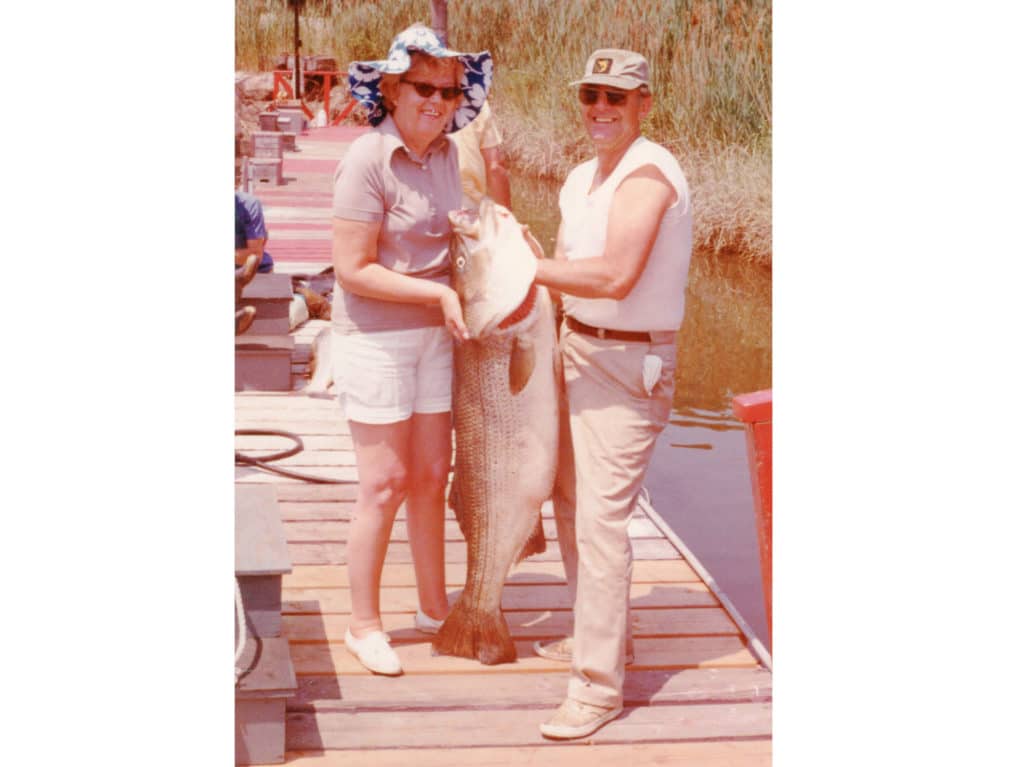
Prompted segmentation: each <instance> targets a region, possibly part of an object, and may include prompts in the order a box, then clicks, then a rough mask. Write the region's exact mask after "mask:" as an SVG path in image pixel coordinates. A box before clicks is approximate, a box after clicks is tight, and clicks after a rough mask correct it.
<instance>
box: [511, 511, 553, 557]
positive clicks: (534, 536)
mask: <svg viewBox="0 0 1024 767" xmlns="http://www.w3.org/2000/svg"><path fill="white" fill-rule="evenodd" d="M547 547H548V544H547V542H546V541H545V540H544V524H543V522H542V519H541V516H540V513H539V512H538V513H537V524H536V525H534V527H533V532H532V533H530V537H529V538H527V539H526V543H524V544H523V549H522V551H520V552H519V556H517V557H516V559H515V561H516V562H517V563H518V562H522V561H523V560H524V559H526V558H527V557H529V556H531V555H533V554H543V553H544V552H545V550H546V549H547Z"/></svg>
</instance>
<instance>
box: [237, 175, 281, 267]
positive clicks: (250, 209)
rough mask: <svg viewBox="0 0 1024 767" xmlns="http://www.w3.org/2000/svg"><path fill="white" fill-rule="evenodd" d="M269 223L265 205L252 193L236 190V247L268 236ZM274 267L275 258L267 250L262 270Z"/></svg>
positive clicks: (261, 265) (242, 246)
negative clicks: (265, 214) (264, 210)
mask: <svg viewBox="0 0 1024 767" xmlns="http://www.w3.org/2000/svg"><path fill="white" fill-rule="evenodd" d="M266 236H267V225H266V223H265V222H264V221H263V206H262V205H261V204H260V201H259V200H258V199H256V198H255V197H253V196H252V195H251V194H246V193H245V192H239V191H238V190H235V249H238V248H244V247H245V244H246V242H247V241H248V240H257V239H261V238H266ZM273 268H274V259H272V258H271V257H270V254H269V253H267V252H266V251H264V252H263V258H262V259H261V260H260V268H259V271H261V272H269V271H272V270H273Z"/></svg>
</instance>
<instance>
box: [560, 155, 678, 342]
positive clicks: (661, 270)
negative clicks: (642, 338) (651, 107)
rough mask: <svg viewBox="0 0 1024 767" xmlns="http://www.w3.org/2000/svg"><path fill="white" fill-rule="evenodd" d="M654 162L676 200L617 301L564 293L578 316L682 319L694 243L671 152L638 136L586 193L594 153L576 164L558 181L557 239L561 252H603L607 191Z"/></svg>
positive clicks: (599, 322)
mask: <svg viewBox="0 0 1024 767" xmlns="http://www.w3.org/2000/svg"><path fill="white" fill-rule="evenodd" d="M645 165H653V166H654V167H656V168H657V169H658V170H659V171H661V173H662V174H663V175H664V176H665V178H666V179H668V182H669V184H671V185H672V187H673V188H674V189H675V190H676V201H675V203H674V204H672V205H671V206H670V207H669V208H668V210H666V211H665V215H664V217H662V220H661V226H660V227H659V228H658V236H657V238H656V239H655V241H654V246H653V247H652V248H651V253H650V256H649V257H648V259H647V264H646V266H645V267H644V271H643V273H642V274H641V275H640V279H639V280H637V282H636V284H635V285H634V286H633V289H632V290H631V291H630V292H629V295H627V296H626V297H625V298H623V299H622V300H621V301H616V300H614V299H611V298H579V297H577V296H570V295H565V296H564V297H563V304H564V306H565V311H566V313H567V314H569V315H570V316H572V317H575V318H576V319H578V320H579V321H580V322H585V323H586V324H588V325H594V326H596V327H602V328H609V329H614V330H671V331H676V330H678V329H679V326H680V325H682V323H683V312H684V310H685V308H686V277H687V272H688V271H689V268H690V251H691V249H692V245H693V210H692V208H691V205H690V191H689V187H688V186H687V184H686V176H684V175H683V169H682V168H681V167H680V166H679V162H678V161H677V160H676V158H675V157H673V156H672V153H671V152H669V151H668V150H667V149H665V148H664V147H663V146H661V145H660V144H655V143H654V142H653V141H649V140H647V139H646V138H644V137H643V136H641V137H639V138H638V139H637V140H636V141H634V142H633V144H632V145H631V146H630V147H629V149H627V150H626V154H624V155H623V156H622V159H621V160H619V164H618V165H617V166H616V167H615V170H614V171H612V174H611V175H610V176H609V177H608V178H606V179H605V180H604V183H602V184H601V186H599V187H598V188H597V189H596V190H594V192H593V193H592V194H591V193H590V191H589V190H590V187H591V185H592V184H593V180H594V174H595V173H596V172H597V158H594V159H592V160H588V161H587V162H585V163H583V164H581V165H577V166H576V167H575V168H574V169H573V170H572V172H570V173H569V177H568V178H567V179H566V180H565V184H564V185H563V186H562V191H561V192H560V193H559V197H558V206H559V208H560V209H561V213H562V226H563V229H562V243H563V249H564V252H565V255H566V257H567V258H568V259H569V260H570V261H571V260H574V259H577V258H591V257H594V256H601V255H603V254H604V248H605V240H606V238H607V234H608V214H609V212H610V210H611V204H612V196H613V195H614V194H615V190H616V189H618V187H619V184H621V183H622V181H623V180H624V179H625V178H626V176H628V175H629V174H630V173H632V172H633V171H635V170H637V169H638V168H641V167H643V166H645Z"/></svg>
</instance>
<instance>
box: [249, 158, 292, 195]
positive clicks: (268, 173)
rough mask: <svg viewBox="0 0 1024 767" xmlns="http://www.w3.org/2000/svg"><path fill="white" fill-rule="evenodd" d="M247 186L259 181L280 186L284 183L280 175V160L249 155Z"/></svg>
mask: <svg viewBox="0 0 1024 767" xmlns="http://www.w3.org/2000/svg"><path fill="white" fill-rule="evenodd" d="M248 173H249V178H248V182H249V188H250V189H251V188H253V187H255V186H256V185H258V184H259V183H260V182H266V183H269V184H273V185H274V186H281V184H282V183H284V180H283V177H282V175H281V160H279V159H275V158H273V157H250V158H249V163H248Z"/></svg>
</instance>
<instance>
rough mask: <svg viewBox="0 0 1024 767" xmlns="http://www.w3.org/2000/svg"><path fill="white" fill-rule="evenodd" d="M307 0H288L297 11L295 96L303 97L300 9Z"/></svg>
mask: <svg viewBox="0 0 1024 767" xmlns="http://www.w3.org/2000/svg"><path fill="white" fill-rule="evenodd" d="M303 3H305V0H288V5H290V6H291V7H292V8H293V9H294V11H295V34H294V40H295V98H297V99H300V100H301V99H302V79H301V78H302V75H301V73H300V72H301V68H302V64H301V63H300V60H299V48H300V46H301V45H302V41H301V40H300V39H299V10H300V9H301V8H302V5H303Z"/></svg>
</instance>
